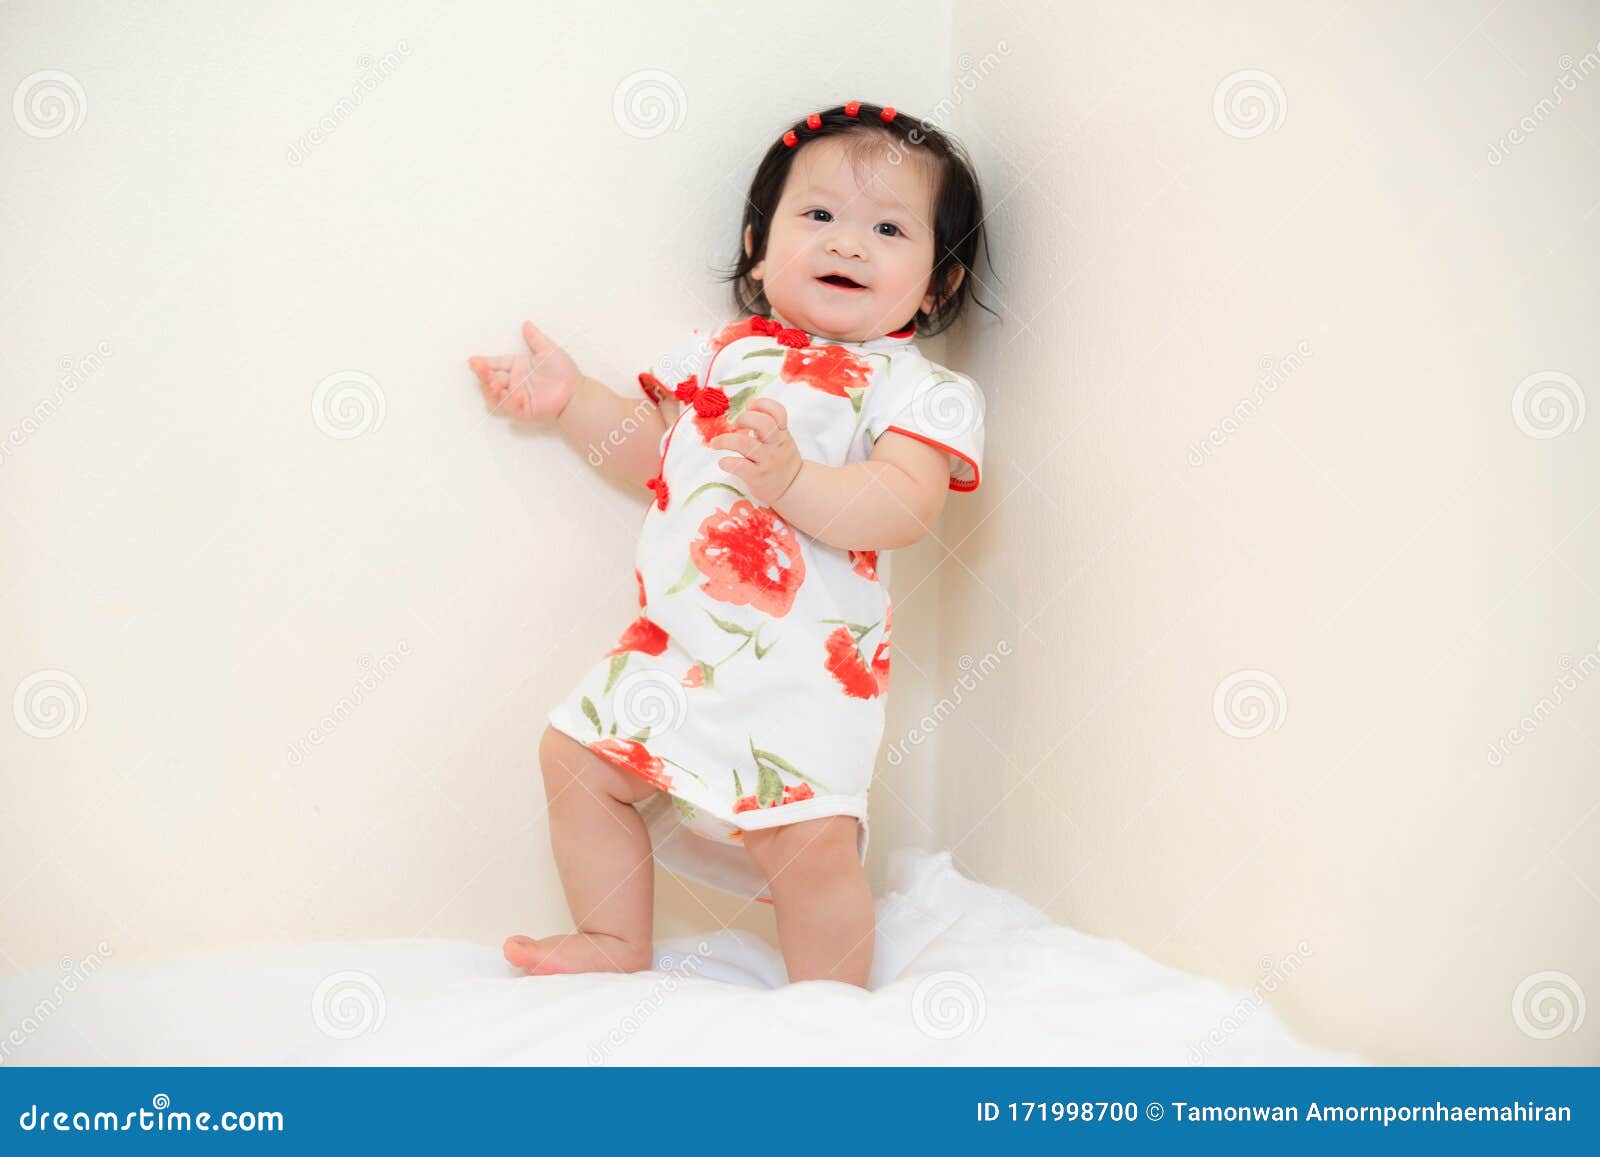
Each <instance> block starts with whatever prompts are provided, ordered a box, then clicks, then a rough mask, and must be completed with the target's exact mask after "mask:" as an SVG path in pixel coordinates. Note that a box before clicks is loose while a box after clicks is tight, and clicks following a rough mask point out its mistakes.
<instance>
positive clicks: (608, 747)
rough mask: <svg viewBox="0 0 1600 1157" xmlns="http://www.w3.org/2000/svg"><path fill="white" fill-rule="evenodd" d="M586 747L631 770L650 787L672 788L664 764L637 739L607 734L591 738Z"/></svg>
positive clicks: (665, 789) (667, 789)
mask: <svg viewBox="0 0 1600 1157" xmlns="http://www.w3.org/2000/svg"><path fill="white" fill-rule="evenodd" d="M588 748H589V750H590V751H592V752H594V753H595V754H596V755H598V756H600V757H601V758H603V759H607V760H610V761H611V762H612V763H614V764H616V765H617V766H618V767H620V768H623V769H624V770H626V771H631V772H633V774H634V775H637V776H638V777H639V778H640V779H642V780H644V781H645V782H646V783H648V784H650V785H651V786H652V787H659V788H660V789H661V790H662V791H671V790H672V777H671V776H670V775H668V774H667V773H666V771H665V768H666V764H664V763H662V762H661V757H660V756H657V755H651V754H650V752H649V751H648V750H646V748H645V745H644V744H642V743H640V742H639V741H638V740H636V739H618V738H617V737H616V736H607V737H606V738H604V739H595V740H591V741H590V742H589V744H588Z"/></svg>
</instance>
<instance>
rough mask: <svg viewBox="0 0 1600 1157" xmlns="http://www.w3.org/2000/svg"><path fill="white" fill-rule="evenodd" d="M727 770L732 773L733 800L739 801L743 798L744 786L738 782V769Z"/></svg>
mask: <svg viewBox="0 0 1600 1157" xmlns="http://www.w3.org/2000/svg"><path fill="white" fill-rule="evenodd" d="M729 770H730V771H732V772H733V798H734V800H735V801H738V800H741V799H743V798H744V784H742V783H740V782H739V769H738V768H737V767H734V768H730V769H729Z"/></svg>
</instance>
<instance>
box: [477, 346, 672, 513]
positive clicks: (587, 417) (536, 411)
mask: <svg viewBox="0 0 1600 1157" xmlns="http://www.w3.org/2000/svg"><path fill="white" fill-rule="evenodd" d="M522 337H523V340H524V341H526V342H527V343H528V352H527V353H525V354H517V355H515V356H513V357H492V358H484V357H472V358H468V359H467V364H468V365H469V366H471V367H472V370H473V372H474V373H476V374H477V375H478V382H479V384H480V386H481V387H482V388H483V396H484V398H485V400H487V401H488V402H489V404H490V405H491V406H493V407H494V409H495V410H496V411H497V412H500V413H503V414H506V415H508V416H509V417H512V418H527V419H534V420H540V419H549V418H554V419H555V420H556V424H557V425H558V426H560V428H561V433H562V435H563V436H564V437H565V438H566V440H567V442H568V444H569V445H571V446H572V448H573V449H575V450H576V451H578V453H579V454H581V455H583V457H584V459H585V460H586V461H587V462H588V463H589V464H590V465H591V466H598V467H600V468H601V469H602V470H604V471H605V472H606V473H607V474H609V475H611V476H612V477H613V478H616V479H617V480H618V481H621V482H624V483H628V484H630V485H633V486H638V487H640V488H641V489H642V488H643V486H644V484H645V483H646V482H647V481H648V480H649V479H651V478H654V477H655V475H656V469H657V467H658V466H659V465H660V461H661V452H660V443H661V436H662V435H663V434H665V433H666V430H667V427H666V422H665V421H664V420H663V418H662V416H661V411H660V410H659V409H658V408H657V406H656V405H655V403H653V402H652V401H650V399H649V398H646V397H643V396H640V397H638V398H634V399H629V398H624V397H622V396H621V395H619V394H617V393H616V392H615V391H613V390H611V389H608V388H607V387H606V386H605V385H604V384H602V383H601V382H597V381H595V379H593V378H590V377H586V376H585V375H584V373H583V371H582V370H580V369H579V368H578V364H577V363H576V362H574V361H573V360H572V357H571V356H570V355H569V354H568V353H567V351H566V350H564V349H562V348H561V347H560V346H559V345H557V344H556V343H555V342H553V341H551V340H550V339H549V338H548V337H546V336H545V335H544V333H543V332H542V331H540V330H539V328H538V327H537V326H535V325H534V324H533V323H532V322H524V323H523V325H522Z"/></svg>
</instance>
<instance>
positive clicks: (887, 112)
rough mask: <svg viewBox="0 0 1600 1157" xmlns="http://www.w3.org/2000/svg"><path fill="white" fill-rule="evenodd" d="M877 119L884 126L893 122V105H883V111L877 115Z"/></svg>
mask: <svg viewBox="0 0 1600 1157" xmlns="http://www.w3.org/2000/svg"><path fill="white" fill-rule="evenodd" d="M878 119H879V120H880V121H882V122H883V123H884V124H888V123H889V122H890V121H892V120H894V105H892V104H891V105H885V106H884V109H883V111H882V112H881V113H879V114H878Z"/></svg>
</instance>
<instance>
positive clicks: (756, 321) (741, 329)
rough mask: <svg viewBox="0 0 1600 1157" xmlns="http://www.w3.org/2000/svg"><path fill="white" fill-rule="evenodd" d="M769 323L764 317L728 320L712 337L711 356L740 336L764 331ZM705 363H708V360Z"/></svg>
mask: <svg viewBox="0 0 1600 1157" xmlns="http://www.w3.org/2000/svg"><path fill="white" fill-rule="evenodd" d="M771 324H772V323H771V322H769V321H768V320H767V319H766V318H764V317H747V318H744V319H742V320H740V321H731V322H729V323H728V324H727V325H725V326H723V327H722V332H720V333H718V334H717V336H716V337H715V338H713V339H712V341H711V356H712V357H716V356H717V353H718V351H719V350H721V349H722V347H723V346H727V345H732V344H733V343H734V342H736V341H738V340H739V339H740V338H742V337H750V336H751V335H753V334H764V333H766V332H767V330H766V327H767V326H769V325H771ZM707 364H710V363H709V362H708V363H707Z"/></svg>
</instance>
